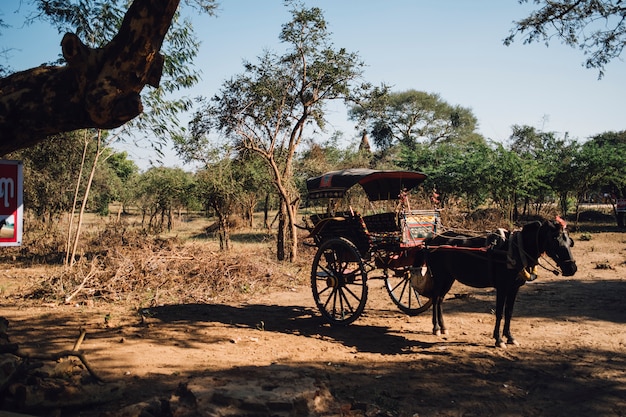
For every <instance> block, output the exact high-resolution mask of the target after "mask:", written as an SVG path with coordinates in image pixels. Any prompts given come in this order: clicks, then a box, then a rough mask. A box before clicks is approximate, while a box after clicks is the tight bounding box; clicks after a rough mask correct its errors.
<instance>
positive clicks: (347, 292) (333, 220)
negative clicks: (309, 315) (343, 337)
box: [305, 168, 441, 325]
mask: <svg viewBox="0 0 626 417" xmlns="http://www.w3.org/2000/svg"><path fill="white" fill-rule="evenodd" d="M425 179H426V175H425V174H423V173H421V172H415V171H385V170H373V169H365V168H355V169H345V170H340V171H332V172H328V173H326V174H324V175H321V176H319V177H314V178H309V179H308V180H307V184H306V185H307V191H308V199H307V201H308V204H309V208H308V210H312V211H314V212H311V213H310V214H309V215H308V218H307V217H305V223H306V228H307V229H308V232H309V233H308V236H307V238H310V239H313V245H314V246H315V247H317V252H316V254H315V256H314V258H313V264H312V270H311V287H312V291H313V298H314V300H315V304H316V305H317V308H318V309H319V311H320V312H321V314H322V316H323V317H324V318H325V319H326V320H327V321H328V322H329V323H330V324H333V325H335V324H338V325H347V324H350V323H352V322H354V321H355V320H356V319H357V318H358V317H359V316H360V315H361V314H362V313H363V310H364V308H365V304H366V301H367V294H368V286H367V281H368V280H371V279H382V280H384V284H385V288H386V290H387V292H388V294H389V296H390V297H391V300H392V301H393V303H394V304H395V305H396V306H397V307H398V308H399V309H400V310H401V311H403V312H404V313H406V314H408V315H417V314H419V313H422V312H424V311H426V310H428V308H429V307H430V306H431V300H430V299H429V298H428V297H426V296H425V295H424V294H423V293H422V292H423V289H422V287H421V286H420V282H423V280H422V281H420V279H419V278H420V277H421V274H420V271H424V270H425V268H424V269H423V268H421V265H422V264H423V260H424V259H423V256H424V255H423V248H424V240H425V239H427V238H428V237H431V236H433V235H434V234H435V233H436V232H437V231H438V229H439V228H440V227H441V223H440V216H439V212H438V211H437V210H436V209H427V210H414V209H411V207H410V203H409V199H408V196H409V193H410V191H411V190H412V189H414V188H415V187H417V186H418V185H420V184H421V183H422V182H423V181H424V180H425ZM357 185H358V187H357ZM355 189H356V191H358V192H354V191H355ZM358 189H360V190H358ZM359 192H360V194H361V196H360V197H359ZM363 193H364V194H365V195H364V196H363ZM359 199H360V200H359ZM363 200H366V201H363ZM312 207H313V208H314V209H315V210H313V209H312ZM361 207H365V210H363V212H361V211H360V210H359V208H361Z"/></svg>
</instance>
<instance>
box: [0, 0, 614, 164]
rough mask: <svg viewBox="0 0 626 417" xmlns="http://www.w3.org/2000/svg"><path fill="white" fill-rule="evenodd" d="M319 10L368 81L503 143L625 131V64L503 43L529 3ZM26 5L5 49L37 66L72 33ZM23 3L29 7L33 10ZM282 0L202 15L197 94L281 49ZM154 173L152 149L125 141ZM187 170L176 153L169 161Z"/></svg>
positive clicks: (348, 3) (325, 0)
mask: <svg viewBox="0 0 626 417" xmlns="http://www.w3.org/2000/svg"><path fill="white" fill-rule="evenodd" d="M305 4H306V5H307V6H317V7H320V8H321V9H322V10H323V11H324V16H325V18H326V21H327V22H328V24H329V29H330V31H331V32H332V33H333V35H332V42H333V44H334V45H335V47H337V48H339V47H343V48H346V49H347V50H348V51H351V52H357V53H358V54H359V56H360V57H361V59H362V60H363V61H364V62H365V63H366V65H367V67H366V69H365V74H364V78H365V79H366V80H367V81H369V82H371V83H373V84H380V83H383V82H384V83H386V84H389V85H392V86H393V89H394V90H395V91H403V90H408V89H416V90H422V91H426V92H429V93H437V94H439V95H440V96H441V98H442V99H443V100H445V101H447V102H448V103H450V104H453V105H461V106H463V107H468V108H470V109H471V110H472V111H473V113H474V115H475V116H476V117H477V119H478V122H479V132H480V133H481V134H483V136H485V137H486V138H489V139H493V140H499V141H503V140H506V139H507V138H508V137H509V136H510V133H511V126H512V125H514V124H518V125H530V126H533V127H536V128H538V129H541V130H545V131H551V132H557V133H558V134H559V135H563V134H565V133H566V132H567V133H568V134H569V136H570V137H571V138H574V139H577V140H580V141H583V140H586V139H587V138H588V137H589V136H591V135H594V134H597V133H602V132H604V131H609V130H614V131H617V130H625V129H626V121H625V120H624V110H623V109H624V100H625V99H626V82H624V81H625V80H626V64H625V63H624V62H623V61H622V60H616V61H614V62H612V63H611V64H609V65H608V66H607V68H606V75H605V76H604V78H603V79H601V80H598V72H597V71H596V70H592V69H586V68H584V66H583V61H584V55H583V54H582V52H581V51H579V50H577V49H573V48H571V47H568V46H565V45H562V44H560V43H559V41H558V40H554V41H553V42H552V43H551V44H550V46H549V47H546V46H545V45H543V44H533V45H522V42H521V39H518V40H517V41H516V42H515V43H514V44H513V45H512V46H509V47H507V46H504V45H503V43H502V40H503V39H504V38H505V37H506V36H507V35H508V33H509V30H510V29H511V27H512V26H513V24H512V22H513V21H514V20H517V19H521V18H522V17H524V16H526V15H527V14H528V11H529V10H530V7H531V6H532V5H530V6H529V5H527V4H525V5H519V4H518V2H517V0H497V1H496V0H490V1H487V0H478V1H467V0H437V1H435V0H430V1H426V0H388V1H385V2H381V1H374V0H308V1H305ZM18 5H19V0H3V1H2V5H1V6H0V13H1V14H2V18H3V19H4V20H5V22H8V23H12V24H13V25H14V27H13V28H10V29H4V30H2V36H0V49H2V48H6V47H11V48H14V50H13V51H11V61H10V64H11V66H12V67H13V69H15V70H22V69H27V68H30V67H33V66H37V65H39V64H40V63H42V62H45V61H50V60H53V59H55V58H56V57H57V56H58V54H59V53H60V46H59V43H60V40H61V35H59V34H57V33H56V32H55V31H54V30H52V29H50V28H49V27H47V26H46V25H36V26H29V27H25V28H22V27H21V25H20V24H21V22H22V17H23V14H19V13H18V14H14V13H13V12H14V11H15V10H17V9H18ZM22 10H23V9H22ZM290 17H291V15H290V13H289V10H288V9H287V8H286V7H285V6H284V4H283V1H282V0H222V1H221V2H220V7H219V10H218V13H217V17H208V16H195V17H194V18H193V22H194V25H195V27H196V30H197V31H198V35H199V38H200V40H201V42H202V46H201V51H200V56H199V59H198V60H197V62H196V66H197V67H198V69H200V71H201V72H202V78H203V80H202V82H201V83H200V84H199V85H198V86H197V87H195V88H194V89H193V91H189V92H187V94H189V95H190V96H198V95H203V96H208V97H210V96H212V95H214V94H215V93H216V92H218V90H219V88H220V86H221V84H222V83H223V81H224V80H226V79H228V78H230V77H231V76H232V75H234V74H237V73H240V72H242V68H243V67H242V61H243V60H249V61H252V62H254V61H256V57H257V56H259V55H260V54H261V53H262V52H263V50H265V49H270V50H280V48H281V46H280V44H279V43H278V34H279V32H280V28H281V25H282V24H284V23H286V22H288V21H289V20H290ZM329 121H330V129H331V131H329V132H328V134H327V136H328V137H330V136H331V134H332V130H333V129H335V130H340V131H342V132H344V137H345V138H346V139H352V138H355V137H357V136H358V135H357V132H356V131H355V130H354V126H353V123H351V122H349V121H348V120H347V119H346V115H345V111H344V110H343V109H342V106H333V107H332V108H330V109H329ZM124 148H125V149H126V150H128V151H129V152H130V153H131V156H132V157H133V159H136V161H137V163H138V165H139V166H140V167H141V168H144V169H145V168H146V167H147V164H148V161H149V160H150V159H153V156H150V155H149V154H148V152H147V151H146V150H145V147H143V148H142V149H138V148H134V147H133V146H131V145H128V146H125V147H124ZM165 163H166V164H167V165H170V166H175V165H178V166H182V163H180V161H178V160H177V158H175V157H174V156H173V155H171V153H170V155H169V157H168V158H167V159H166V160H165Z"/></svg>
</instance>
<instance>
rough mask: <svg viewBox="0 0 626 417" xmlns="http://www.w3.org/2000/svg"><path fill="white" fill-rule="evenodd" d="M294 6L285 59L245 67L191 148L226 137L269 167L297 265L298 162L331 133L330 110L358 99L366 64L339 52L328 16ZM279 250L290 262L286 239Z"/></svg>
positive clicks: (201, 124) (201, 117)
mask: <svg viewBox="0 0 626 417" xmlns="http://www.w3.org/2000/svg"><path fill="white" fill-rule="evenodd" d="M288 4H289V5H291V6H292V9H291V13H292V20H291V21H290V22H288V23H286V24H285V25H283V27H282V30H281V32H280V35H279V39H280V40H281V41H282V42H283V43H285V44H286V50H285V53H284V54H282V55H278V54H276V53H273V52H270V51H266V52H264V53H263V54H262V55H261V56H260V57H259V59H258V63H252V62H245V63H244V72H243V73H241V74H237V75H234V76H233V77H232V78H231V79H230V80H228V81H226V82H225V83H224V85H223V87H222V89H221V90H220V92H219V94H217V95H216V96H215V97H214V98H213V100H212V101H210V102H207V103H205V104H204V107H203V108H202V109H200V111H199V112H198V114H197V115H196V117H195V118H194V120H193V122H192V127H191V132H192V137H191V138H189V140H190V141H191V143H190V144H188V145H185V146H184V148H185V149H187V150H191V151H192V152H195V150H197V149H198V148H199V145H202V143H203V141H205V139H204V137H205V136H206V135H208V134H211V133H220V134H222V135H224V136H225V137H227V138H228V139H229V140H231V143H232V144H233V145H234V146H235V147H236V148H237V149H245V150H247V151H250V152H253V153H256V154H257V155H258V156H260V157H261V158H262V159H263V160H264V161H265V162H266V164H267V167H268V170H269V172H270V173H271V176H272V182H273V184H274V185H275V187H276V191H277V194H278V195H279V197H280V200H281V206H280V207H281V213H280V214H279V216H278V218H279V230H280V232H279V235H280V234H281V233H284V230H289V233H290V236H289V237H288V238H291V251H290V252H291V253H290V254H289V255H288V256H289V258H290V259H292V260H293V259H294V258H295V253H296V250H297V245H296V242H297V234H296V230H295V210H296V207H295V204H296V203H294V202H297V201H298V196H297V189H296V187H295V184H294V181H293V180H294V178H293V162H294V157H295V155H296V152H297V150H298V147H299V146H300V143H301V141H302V138H303V137H306V136H308V135H311V134H314V133H315V131H316V130H317V129H321V130H323V129H324V127H325V118H324V116H325V105H326V103H328V102H329V100H347V99H350V97H351V94H352V91H353V85H352V84H353V83H354V82H355V81H356V80H357V79H358V78H359V77H360V76H361V74H362V69H363V66H364V64H363V63H362V62H360V61H359V59H358V56H357V55H356V54H354V53H349V52H347V51H346V50H345V49H343V48H339V49H335V48H334V47H333V45H332V44H331V42H330V33H329V32H328V30H327V25H326V21H325V20H324V17H323V13H322V11H321V9H319V8H317V7H312V8H305V7H304V6H302V5H300V4H296V3H292V2H288ZM183 141H184V138H183ZM287 222H288V226H287V227H284V225H285V223H287ZM277 242H278V244H277V253H278V255H277V256H278V258H279V259H282V257H283V254H284V252H285V250H284V247H283V242H286V238H285V236H279V238H278V239H277Z"/></svg>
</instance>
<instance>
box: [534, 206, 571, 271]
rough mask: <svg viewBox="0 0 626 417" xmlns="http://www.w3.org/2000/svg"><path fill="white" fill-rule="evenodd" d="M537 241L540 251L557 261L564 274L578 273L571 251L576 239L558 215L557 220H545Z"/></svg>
mask: <svg viewBox="0 0 626 417" xmlns="http://www.w3.org/2000/svg"><path fill="white" fill-rule="evenodd" d="M537 243H538V245H539V248H540V251H541V252H545V253H546V254H547V255H548V256H549V257H550V258H552V259H553V260H554V262H556V264H557V265H558V266H559V268H560V269H561V272H562V273H563V275H564V276H566V277H569V276H572V275H574V274H575V273H576V270H577V269H578V268H577V267H576V261H574V257H573V256H572V251H571V248H572V247H573V246H574V241H573V240H572V239H571V238H570V237H569V235H568V234H567V227H566V224H565V221H564V220H563V219H561V218H560V217H557V218H556V220H546V221H544V222H543V223H542V225H541V227H540V228H539V231H538V234H537Z"/></svg>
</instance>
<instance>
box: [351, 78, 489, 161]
mask: <svg viewBox="0 0 626 417" xmlns="http://www.w3.org/2000/svg"><path fill="white" fill-rule="evenodd" d="M350 117H351V119H353V120H357V121H358V122H359V123H360V124H361V125H363V126H366V127H367V129H368V130H369V131H370V132H371V134H372V138H373V140H374V143H375V144H376V146H377V147H378V149H379V150H381V151H383V152H384V151H387V150H389V149H390V148H391V147H392V146H394V145H396V144H398V143H400V144H402V145H404V146H405V147H409V148H412V147H416V146H417V145H418V144H419V143H427V144H429V145H434V144H436V143H440V142H454V143H460V142H466V141H471V140H475V139H476V138H477V136H478V135H477V134H476V133H475V130H476V126H477V120H476V117H475V116H474V115H473V114H472V112H471V110H470V109H466V108H463V107H461V106H453V105H450V104H448V103H446V102H445V101H444V100H442V99H441V97H440V96H439V95H438V94H430V93H426V92H423V91H416V90H408V91H403V92H396V93H392V92H389V91H387V90H386V89H385V88H382V89H377V90H376V91H375V92H372V93H371V95H370V97H369V98H368V99H365V100H362V101H361V102H360V103H359V104H358V105H355V106H353V107H352V108H351V109H350Z"/></svg>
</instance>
